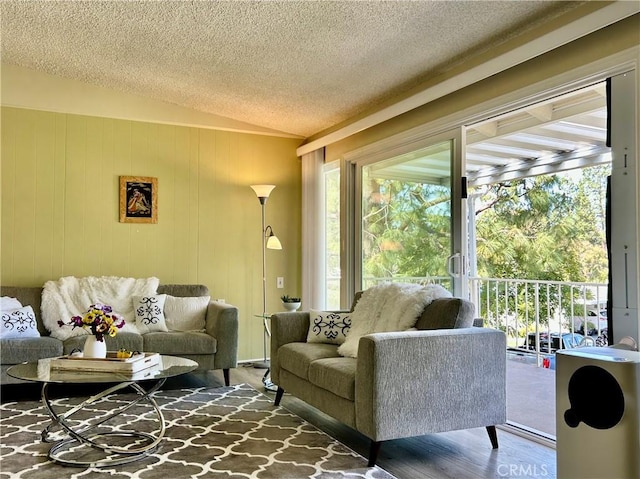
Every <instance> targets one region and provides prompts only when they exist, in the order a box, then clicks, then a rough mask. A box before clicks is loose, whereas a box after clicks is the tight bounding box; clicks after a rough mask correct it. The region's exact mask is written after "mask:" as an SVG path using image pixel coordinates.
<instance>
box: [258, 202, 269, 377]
mask: <svg viewBox="0 0 640 479" xmlns="http://www.w3.org/2000/svg"><path fill="white" fill-rule="evenodd" d="M266 202H267V197H264V198H262V197H261V198H260V205H261V207H262V208H261V209H262V324H263V326H264V331H263V334H262V351H263V353H264V362H263V364H261V365H255V364H254V367H259V368H261V369H268V368H269V362H268V361H267V334H269V325H268V324H267V227H266V226H265V220H264V213H265V211H264V210H265V204H266Z"/></svg>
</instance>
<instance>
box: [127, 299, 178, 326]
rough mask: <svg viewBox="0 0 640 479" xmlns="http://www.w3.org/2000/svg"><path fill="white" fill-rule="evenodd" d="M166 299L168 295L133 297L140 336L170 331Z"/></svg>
mask: <svg viewBox="0 0 640 479" xmlns="http://www.w3.org/2000/svg"><path fill="white" fill-rule="evenodd" d="M166 299H167V295H166V294H157V295H153V296H134V297H133V312H134V314H135V317H136V328H138V331H140V334H146V333H153V332H157V331H162V332H166V331H169V329H168V328H167V323H166V319H165V315H164V304H165V301H166Z"/></svg>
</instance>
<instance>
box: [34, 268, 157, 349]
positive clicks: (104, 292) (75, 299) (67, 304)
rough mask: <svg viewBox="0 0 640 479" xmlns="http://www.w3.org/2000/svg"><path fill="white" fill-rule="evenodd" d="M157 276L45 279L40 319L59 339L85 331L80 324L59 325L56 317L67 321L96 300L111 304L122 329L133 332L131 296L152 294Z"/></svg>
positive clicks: (82, 333) (135, 330) (134, 330)
mask: <svg viewBox="0 0 640 479" xmlns="http://www.w3.org/2000/svg"><path fill="white" fill-rule="evenodd" d="M159 284H160V280H159V279H158V278H153V277H151V278H119V277H116V276H100V277H96V276H87V277H83V278H76V277H74V276H65V277H63V278H60V279H59V280H58V281H47V282H46V283H45V284H44V289H43V291H42V308H41V310H42V322H43V323H44V325H45V327H46V328H47V329H48V330H49V332H51V336H53V337H54V338H57V339H60V340H62V341H64V340H66V339H68V338H70V337H73V336H81V335H84V334H89V333H88V331H85V330H84V329H83V328H72V327H71V326H63V327H60V326H59V325H58V321H59V320H63V321H65V322H68V321H69V320H70V319H71V317H72V316H79V315H82V314H83V313H84V312H85V311H86V310H87V308H89V306H90V305H92V304H94V303H96V302H100V303H103V304H108V305H109V306H111V308H112V309H113V311H114V312H116V313H118V314H120V315H122V316H123V317H124V320H125V326H124V328H122V329H121V331H122V332H130V333H137V332H138V329H137V328H136V321H135V315H134V311H133V299H132V297H133V296H148V295H153V294H156V291H157V289H158V285H159Z"/></svg>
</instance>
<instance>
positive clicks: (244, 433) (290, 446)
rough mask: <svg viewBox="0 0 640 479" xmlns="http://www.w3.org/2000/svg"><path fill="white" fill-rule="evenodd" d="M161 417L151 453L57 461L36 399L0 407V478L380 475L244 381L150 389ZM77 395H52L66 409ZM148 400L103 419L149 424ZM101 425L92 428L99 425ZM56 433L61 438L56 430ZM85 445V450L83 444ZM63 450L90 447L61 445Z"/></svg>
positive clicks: (87, 415)
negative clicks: (111, 462)
mask: <svg viewBox="0 0 640 479" xmlns="http://www.w3.org/2000/svg"><path fill="white" fill-rule="evenodd" d="M125 396H126V397H131V396H132V394H126V395H125V394H120V395H113V396H111V397H110V398H109V399H108V400H103V401H100V402H97V403H94V404H91V405H90V406H88V408H87V409H86V410H83V411H82V413H81V414H76V415H74V416H73V417H74V418H75V417H76V416H77V417H78V421H79V425H82V424H84V421H87V420H90V419H91V418H95V417H100V416H102V415H105V414H106V413H107V412H109V411H111V410H113V408H114V407H115V406H116V405H117V404H124V403H125V402H124V400H125V399H126V397H125ZM154 397H155V399H156V401H157V403H158V404H159V405H160V408H161V410H162V412H163V415H164V417H165V421H166V427H167V429H166V433H165V437H164V438H163V440H162V441H161V442H160V444H159V445H158V447H157V449H156V450H155V452H153V453H151V454H150V455H149V456H148V457H145V458H143V459H140V460H138V461H136V462H132V463H129V464H123V465H119V466H107V467H102V468H99V469H98V468H93V467H90V468H77V467H65V466H62V465H59V464H56V463H53V462H51V461H49V460H48V458H47V452H48V450H49V447H50V444H48V443H43V442H41V440H40V433H41V431H42V430H43V429H44V428H45V427H46V426H47V425H48V424H49V422H50V421H49V416H48V414H47V412H46V410H45V408H44V407H43V406H42V404H41V403H40V402H35V401H28V402H12V403H6V404H2V405H1V406H0V415H1V418H0V446H1V450H0V457H1V462H2V466H1V467H0V478H12V479H13V478H23V479H52V478H56V479H65V478H69V479H84V478H92V477H98V476H100V477H105V476H109V477H111V478H115V479H125V478H135V479H159V478H163V479H167V478H178V479H182V478H203V479H209V478H216V479H217V478H234V479H236V478H238V479H239V478H274V479H284V478H297V479H302V478H332V479H333V478H360V477H362V478H376V479H377V478H380V479H382V478H384V479H393V476H392V475H390V474H389V473H387V472H386V471H384V470H382V469H380V468H378V467H373V468H368V467H367V461H366V459H365V458H363V457H362V456H360V455H359V454H356V453H355V452H354V451H352V450H351V449H349V448H347V447H346V446H345V445H343V444H341V443H340V442H338V441H336V440H335V439H333V438H331V437H329V436H328V435H326V434H325V433H324V432H322V431H320V430H318V429H316V428H315V427H314V426H312V425H311V424H309V423H307V422H306V421H304V420H303V419H301V418H299V417H298V416H296V415H294V414H292V413H290V412H289V411H287V410H286V409H284V408H282V407H275V406H273V400H272V399H271V398H268V397H266V396H264V395H262V394H261V393H259V392H258V391H256V390H255V389H253V388H251V387H250V386H248V385H244V384H242V385H238V386H230V387H223V388H212V389H208V388H198V389H181V390H173V391H171V390H169V391H158V392H156V393H155V395H154ZM79 402H80V399H79V398H70V399H64V400H56V401H55V404H56V408H58V407H60V408H68V407H71V406H73V405H75V404H78V403H79ZM154 417H155V416H154V414H153V413H152V408H151V407H149V406H144V405H140V406H135V407H134V408H132V409H130V410H128V411H126V412H125V413H124V414H123V415H121V416H118V417H117V419H115V420H112V421H111V422H109V423H106V424H109V426H108V427H107V429H112V430H118V429H119V428H120V427H121V426H123V425H126V428H128V429H134V430H137V431H153V430H154V429H155V430H157V422H156V421H153V420H152V418H154ZM104 426H105V425H102V426H100V427H101V428H103V427H104ZM56 434H58V435H59V437H64V436H63V435H62V433H61V432H57V433H56ZM84 449H87V448H84ZM67 454H70V455H76V457H77V456H80V455H89V454H94V452H93V451H92V450H89V451H86V450H74V449H73V448H71V449H69V450H68V451H67Z"/></svg>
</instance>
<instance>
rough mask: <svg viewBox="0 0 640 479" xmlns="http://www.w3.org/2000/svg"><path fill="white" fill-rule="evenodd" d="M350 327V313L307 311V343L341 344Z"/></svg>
mask: <svg viewBox="0 0 640 479" xmlns="http://www.w3.org/2000/svg"><path fill="white" fill-rule="evenodd" d="M350 328H351V313H340V312H336V311H316V310H314V309H312V310H310V311H309V333H308V334H307V342H308V343H327V344H342V343H344V340H345V338H346V336H347V333H348V332H349V329H350Z"/></svg>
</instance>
